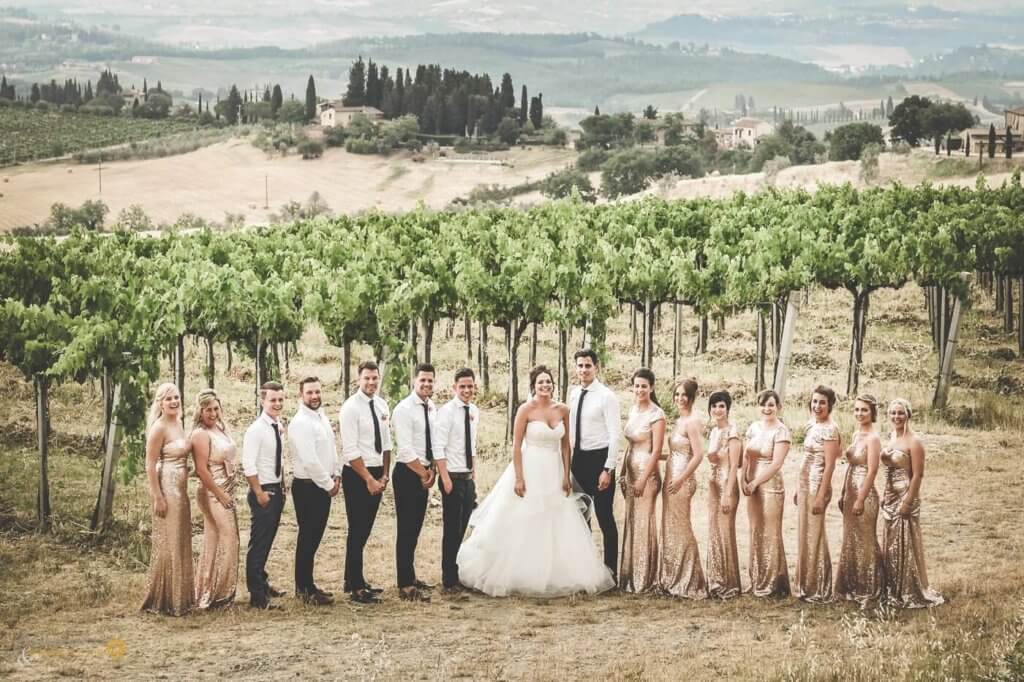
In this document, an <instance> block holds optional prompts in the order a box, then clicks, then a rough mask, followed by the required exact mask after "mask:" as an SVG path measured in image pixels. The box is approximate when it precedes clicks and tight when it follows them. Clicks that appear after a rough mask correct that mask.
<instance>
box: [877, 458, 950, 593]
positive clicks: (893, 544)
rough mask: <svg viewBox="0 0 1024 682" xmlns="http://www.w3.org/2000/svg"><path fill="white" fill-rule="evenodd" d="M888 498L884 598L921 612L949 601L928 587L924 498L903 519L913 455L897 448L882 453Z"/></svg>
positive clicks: (885, 499)
mask: <svg viewBox="0 0 1024 682" xmlns="http://www.w3.org/2000/svg"><path fill="white" fill-rule="evenodd" d="M882 464H884V465H885V494H884V495H883V497H882V518H883V523H884V526H883V529H884V530H883V532H882V557H883V564H882V572H883V573H882V574H883V576H884V583H883V586H882V595H883V598H884V599H885V601H886V602H887V603H889V604H892V605H893V606H901V607H903V608H908V609H920V608H926V607H930V606H938V605H939V604H942V603H944V602H945V601H946V600H945V599H944V598H943V597H942V595H940V594H939V593H937V592H935V591H934V590H932V589H931V588H930V587H929V586H928V569H927V567H926V566H925V561H924V542H923V541H922V540H921V497H920V495H918V497H917V499H915V500H914V503H913V505H911V510H910V516H908V517H907V518H904V517H902V516H900V512H899V510H900V506H901V505H902V504H903V500H904V499H906V496H907V492H908V490H909V488H910V466H911V463H910V453H909V452H904V451H903V450H897V449H895V448H885V449H883V450H882Z"/></svg>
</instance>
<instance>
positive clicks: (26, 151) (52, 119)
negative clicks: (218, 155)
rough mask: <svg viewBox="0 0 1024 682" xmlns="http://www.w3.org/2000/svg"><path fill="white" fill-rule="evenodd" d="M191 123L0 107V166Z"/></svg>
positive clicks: (187, 126) (166, 131)
mask: <svg viewBox="0 0 1024 682" xmlns="http://www.w3.org/2000/svg"><path fill="white" fill-rule="evenodd" d="M194 128H195V125H194V124H193V123H191V122H186V121H177V120H173V119H167V120H159V121H157V120H151V119H141V118H131V117H126V116H96V115H93V114H79V113H63V112H41V111H38V110H35V109H23V108H19V107H0V166H5V165H9V164H12V163H17V162H20V161H33V160H37V159H48V158H53V157H57V156H65V155H67V154H73V153H75V152H79V151H84V150H87V149H97V148H100V147H110V146H113V145H119V144H127V143H129V142H138V141H140V140H148V139H151V138H154V137H161V136H163V135H170V134H172V133H180V132H184V131H188V130H192V129H194Z"/></svg>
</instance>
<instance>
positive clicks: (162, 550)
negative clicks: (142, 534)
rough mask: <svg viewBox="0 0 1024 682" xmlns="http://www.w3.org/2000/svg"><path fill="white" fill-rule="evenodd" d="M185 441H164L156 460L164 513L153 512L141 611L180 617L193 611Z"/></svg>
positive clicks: (186, 447)
mask: <svg viewBox="0 0 1024 682" xmlns="http://www.w3.org/2000/svg"><path fill="white" fill-rule="evenodd" d="M188 453H189V448H188V441H187V440H186V439H184V438H178V439H177V440H172V441H169V442H167V443H164V447H163V449H162V450H161V451H160V459H159V461H157V463H156V475H157V477H158V478H159V479H160V490H161V491H162V492H163V495H164V499H165V500H166V501H167V515H166V516H164V517H163V518H160V517H159V516H157V515H156V514H154V515H153V535H152V542H151V547H150V553H149V585H148V588H147V591H146V599H145V601H144V602H143V604H142V610H143V611H152V612H154V613H165V614H168V615H171V616H180V615H182V614H184V613H188V612H189V611H191V610H192V607H193V605H194V600H195V592H194V591H195V582H194V574H195V569H194V567H193V564H192V513H191V510H190V508H189V499H188Z"/></svg>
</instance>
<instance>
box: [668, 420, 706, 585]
mask: <svg viewBox="0 0 1024 682" xmlns="http://www.w3.org/2000/svg"><path fill="white" fill-rule="evenodd" d="M668 444H669V448H670V453H669V456H668V461H667V462H666V464H665V480H664V482H663V483H662V488H661V547H660V551H661V589H662V590H664V591H665V592H666V593H668V594H670V595H672V596H673V597H684V598H686V599H704V598H705V597H707V596H708V586H707V583H706V582H705V581H704V571H703V570H702V569H701V565H700V549H699V548H698V546H697V537H696V536H695V535H694V534H693V524H692V522H691V521H690V505H691V503H692V502H693V496H694V495H696V494H697V479H696V477H695V476H690V477H689V478H688V479H686V483H684V484H683V486H682V488H681V489H679V490H678V491H677V492H676V493H675V494H674V495H673V494H672V493H670V492H669V490H668V486H669V484H670V483H671V482H672V480H673V479H674V478H675V477H677V476H679V474H681V473H682V472H683V471H684V470H685V469H686V467H687V466H688V465H689V463H690V458H691V457H692V456H693V451H692V449H691V447H690V439H689V438H687V436H686V434H685V433H680V432H679V431H678V430H677V431H674V432H673V433H672V435H671V436H670V437H669V439H668Z"/></svg>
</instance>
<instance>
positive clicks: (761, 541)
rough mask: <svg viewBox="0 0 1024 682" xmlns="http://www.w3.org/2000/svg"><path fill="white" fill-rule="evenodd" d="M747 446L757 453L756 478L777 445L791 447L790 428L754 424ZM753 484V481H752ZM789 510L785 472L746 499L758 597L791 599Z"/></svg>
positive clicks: (753, 584)
mask: <svg viewBox="0 0 1024 682" xmlns="http://www.w3.org/2000/svg"><path fill="white" fill-rule="evenodd" d="M746 439H747V446H748V447H749V448H752V449H756V450H757V451H758V457H757V460H756V461H755V462H754V471H753V472H752V476H753V477H755V478H756V477H757V476H759V475H760V474H761V472H762V471H764V470H765V469H766V468H768V467H769V466H771V463H772V453H773V451H774V449H775V444H776V443H789V442H791V436H790V435H789V427H787V426H786V425H785V424H783V423H782V422H781V421H780V422H777V423H776V424H775V426H773V427H772V428H765V426H764V425H763V424H762V423H761V422H754V423H753V424H751V425H750V428H748V429H747V435H746ZM751 480H753V478H752V479H751ZM785 507H786V486H785V484H784V483H783V481H782V469H779V471H777V472H776V473H775V475H774V476H772V477H771V478H770V479H768V480H767V481H765V482H764V483H762V484H761V485H759V486H758V487H757V490H756V491H754V494H753V495H751V496H750V497H748V498H747V515H748V516H749V517H750V567H749V571H750V588H749V589H750V592H751V593H752V594H753V595H754V596H755V597H786V596H788V595H789V568H788V567H787V565H786V547H785V545H784V544H783V541H782V512H783V510H784V509H785Z"/></svg>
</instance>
